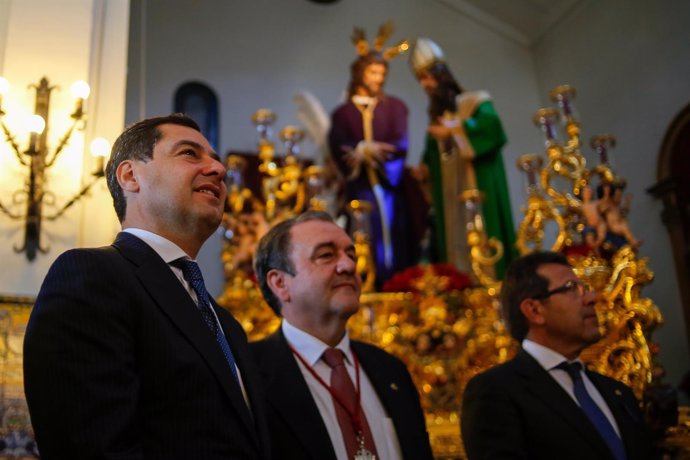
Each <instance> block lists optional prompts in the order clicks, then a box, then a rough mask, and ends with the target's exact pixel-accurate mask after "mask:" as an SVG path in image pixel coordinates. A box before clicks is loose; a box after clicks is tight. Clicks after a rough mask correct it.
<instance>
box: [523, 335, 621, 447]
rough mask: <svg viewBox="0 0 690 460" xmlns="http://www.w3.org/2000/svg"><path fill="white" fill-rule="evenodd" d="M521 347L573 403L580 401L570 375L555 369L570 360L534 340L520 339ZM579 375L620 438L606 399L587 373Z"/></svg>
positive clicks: (581, 372) (562, 370)
mask: <svg viewBox="0 0 690 460" xmlns="http://www.w3.org/2000/svg"><path fill="white" fill-rule="evenodd" d="M522 348H523V349H524V350H525V351H526V352H527V353H529V354H530V355H531V356H532V357H533V358H534V359H536V360H537V362H538V363H539V364H540V365H541V367H543V368H544V369H545V370H546V371H547V372H548V373H549V375H550V376H551V377H553V379H554V380H555V381H556V382H558V384H559V385H560V386H561V387H562V388H563V389H564V390H565V392H566V393H568V395H569V396H570V397H571V398H572V399H573V401H575V404H577V405H578V406H579V405H580V403H579V402H578V401H577V398H576V397H575V389H574V386H575V385H574V384H573V380H572V379H571V378H570V375H568V372H566V371H565V370H564V369H557V368H556V366H558V365H559V364H561V363H562V362H563V361H568V362H570V360H569V359H567V358H566V357H565V356H563V355H561V354H560V353H557V352H555V351H553V350H552V349H550V348H547V347H545V346H543V345H540V344H538V343H536V342H532V341H531V340H527V339H525V340H523V341H522ZM576 361H579V362H580V363H581V364H582V368H583V370H584V368H585V365H584V363H582V361H580V360H579V359H577V360H576ZM580 375H581V376H582V381H583V382H584V384H585V388H586V389H587V393H589V396H590V397H591V398H592V400H593V401H594V403H595V404H596V405H597V406H599V409H601V411H602V412H603V413H604V415H606V418H607V419H608V420H609V422H610V423H611V426H612V427H613V429H614V430H616V434H618V437H619V438H620V436H621V432H620V430H619V429H618V424H617V423H616V419H615V418H614V417H613V414H612V413H611V409H609V406H608V404H606V401H605V400H604V398H603V397H602V396H601V393H599V390H597V387H595V386H594V384H593V383H592V381H591V380H589V377H587V373H586V372H584V371H580Z"/></svg>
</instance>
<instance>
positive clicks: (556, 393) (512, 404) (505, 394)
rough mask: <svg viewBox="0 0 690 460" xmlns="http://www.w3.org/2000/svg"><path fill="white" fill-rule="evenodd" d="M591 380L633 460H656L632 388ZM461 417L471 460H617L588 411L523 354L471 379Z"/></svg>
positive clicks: (592, 375)
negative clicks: (607, 408)
mask: <svg viewBox="0 0 690 460" xmlns="http://www.w3.org/2000/svg"><path fill="white" fill-rule="evenodd" d="M587 376H588V377H589V378H590V380H591V381H592V383H594V385H595V386H596V387H597V389H598V390H599V392H600V393H601V395H602V396H603V398H604V400H606V403H607V404H608V406H609V408H610V409H611V412H612V413H613V416H614V417H615V419H616V422H617V423H618V428H619V429H620V432H621V436H622V439H623V443H624V444H625V450H626V452H627V456H628V460H635V459H640V460H642V459H644V460H647V459H650V458H653V454H652V443H651V441H650V437H649V433H648V431H647V428H646V426H645V424H644V421H643V419H642V417H641V414H640V410H639V406H638V402H637V400H636V399H635V396H634V395H633V393H632V391H631V390H630V388H628V387H627V386H625V385H623V384H622V383H620V382H618V381H616V380H613V379H611V378H608V377H605V376H603V375H601V374H597V373H594V372H589V371H588V372H587ZM461 415H462V417H461V423H462V439H463V442H464V444H465V450H466V452H467V455H468V458H469V460H479V459H499V458H502V459H531V460H537V459H554V458H558V459H559V460H567V459H573V460H575V459H578V460H583V459H588V460H599V459H601V460H604V459H606V460H609V459H610V460H614V458H613V454H611V452H610V451H609V449H608V448H607V446H606V444H605V443H604V440H603V439H602V438H601V436H600V435H599V433H598V432H597V431H596V429H595V428H594V426H593V425H592V423H591V422H590V421H589V419H588V418H587V416H586V415H585V413H584V412H583V411H582V410H581V409H580V408H579V406H578V405H577V404H576V403H575V401H573V399H572V398H571V397H570V396H569V395H568V394H567V393H566V392H565V391H564V390H563V388H562V387H561V386H560V385H559V384H558V383H557V382H556V381H555V380H554V379H553V378H552V377H551V376H550V375H549V373H548V372H547V371H546V370H544V368H543V367H541V365H539V363H538V362H537V361H536V360H535V359H534V358H533V357H532V356H531V355H529V354H528V353H527V352H526V351H524V350H521V351H520V352H519V353H518V354H517V356H516V357H515V358H514V359H513V360H512V361H509V362H507V363H505V364H502V365H500V366H496V367H494V368H492V369H489V370H488V371H486V372H484V373H482V374H479V375H478V376H476V377H475V378H473V379H472V380H470V382H469V384H468V385H467V388H466V390H465V394H464V398H463V406H462V414H461Z"/></svg>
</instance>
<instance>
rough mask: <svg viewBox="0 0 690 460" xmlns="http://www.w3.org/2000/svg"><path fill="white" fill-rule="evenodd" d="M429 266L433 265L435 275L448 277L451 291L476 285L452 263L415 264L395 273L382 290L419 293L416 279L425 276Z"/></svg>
mask: <svg viewBox="0 0 690 460" xmlns="http://www.w3.org/2000/svg"><path fill="white" fill-rule="evenodd" d="M428 267H431V270H432V271H433V273H434V275H435V276H438V277H442V276H443V277H446V278H447V279H448V285H447V286H446V289H447V290H449V291H453V290H458V291H459V290H462V289H465V288H467V287H472V286H473V285H474V283H473V282H472V279H471V278H470V276H469V275H468V274H467V273H465V272H461V271H460V270H458V269H457V268H455V266H454V265H452V264H431V265H415V266H414V267H410V268H408V269H406V270H404V271H402V272H399V273H396V274H395V275H393V277H392V278H391V279H389V280H388V281H386V282H385V283H384V284H383V289H382V291H383V292H414V293H418V292H419V290H418V288H417V287H416V285H417V283H415V281H416V280H418V279H419V278H421V277H423V276H424V274H425V273H426V270H427V269H428Z"/></svg>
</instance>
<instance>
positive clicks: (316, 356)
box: [281, 319, 402, 460]
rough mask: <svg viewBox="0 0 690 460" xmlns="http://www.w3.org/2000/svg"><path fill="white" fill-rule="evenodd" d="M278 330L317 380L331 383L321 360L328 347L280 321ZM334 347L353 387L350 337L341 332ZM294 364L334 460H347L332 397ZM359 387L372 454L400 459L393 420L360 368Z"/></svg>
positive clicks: (354, 374) (353, 367) (314, 379)
mask: <svg viewBox="0 0 690 460" xmlns="http://www.w3.org/2000/svg"><path fill="white" fill-rule="evenodd" d="M281 327H282V330H283V335H284V336H285V338H286V340H287V342H288V343H289V344H290V346H292V348H294V349H295V350H296V351H297V352H298V353H299V354H300V356H301V357H302V358H303V359H304V360H305V361H306V362H307V363H308V364H309V365H310V366H311V367H312V369H313V370H314V372H316V374H317V375H318V376H319V377H321V378H322V379H323V380H324V381H325V382H326V383H329V382H330V381H331V368H330V367H328V365H327V364H326V363H325V362H323V361H322V360H321V356H322V355H323V352H324V351H325V350H326V349H327V348H329V346H328V345H326V344H325V343H323V342H322V341H320V340H319V339H317V338H315V337H313V336H311V335H309V334H307V333H306V332H304V331H302V330H300V329H297V328H296V327H294V326H293V325H291V324H290V323H288V322H287V321H286V320H285V319H283V323H282V325H281ZM335 348H337V349H339V350H341V351H342V352H343V353H344V354H345V367H346V368H347V372H348V374H349V375H350V378H351V379H352V382H353V384H354V385H355V387H356V386H357V377H356V373H355V366H354V363H353V360H352V359H353V358H352V351H351V349H350V338H349V336H348V334H347V333H345V336H344V337H343V339H342V340H341V341H340V343H338V345H337V346H336V347H335ZM295 361H296V362H297V365H298V366H299V368H300V371H302V375H303V376H304V380H305V381H306V382H307V386H308V387H309V391H311V395H312V397H313V398H314V402H315V403H316V407H317V408H318V409H319V413H320V414H321V418H322V419H323V422H324V424H325V425H326V429H327V430H328V436H329V437H330V438H331V445H332V446H333V449H334V450H335V455H336V457H337V458H338V460H348V458H347V450H346V449H345V441H344V440H343V435H342V433H341V431H340V425H339V424H338V416H337V415H336V413H335V406H334V403H333V397H332V396H331V394H330V393H329V392H328V390H327V389H326V388H325V387H324V386H323V385H322V384H321V383H319V381H318V380H316V378H315V377H314V376H313V375H312V374H311V372H309V370H308V369H307V368H306V367H305V366H304V364H303V363H302V362H301V361H300V360H299V359H298V358H297V357H296V356H295ZM359 384H360V388H361V391H360V392H361V398H362V400H361V407H362V410H363V411H364V415H365V416H366V418H367V422H369V428H370V429H371V434H372V436H373V437H374V444H376V451H377V452H378V456H377V458H380V459H385V460H389V459H390V460H401V459H402V454H401V453H400V443H399V442H398V435H397V434H396V432H395V426H394V425H393V420H392V419H391V418H389V417H388V415H387V414H386V410H385V409H384V408H383V404H381V401H380V400H379V397H378V395H377V394H376V390H375V389H374V387H373V386H372V384H371V381H370V380H369V377H367V374H366V372H365V371H364V369H363V368H362V367H361V366H360V368H359ZM350 460H351V459H350Z"/></svg>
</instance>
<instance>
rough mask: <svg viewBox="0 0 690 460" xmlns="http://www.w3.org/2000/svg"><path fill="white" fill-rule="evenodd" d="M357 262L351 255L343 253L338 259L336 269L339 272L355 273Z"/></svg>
mask: <svg viewBox="0 0 690 460" xmlns="http://www.w3.org/2000/svg"><path fill="white" fill-rule="evenodd" d="M355 267H357V263H356V262H355V261H354V260H352V258H351V257H350V255H348V254H346V253H342V254H341V255H340V258H339V259H338V264H337V265H336V271H337V272H338V273H354V272H355Z"/></svg>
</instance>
